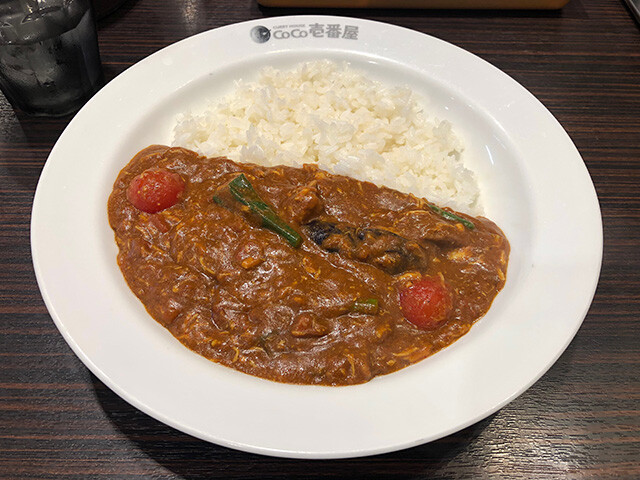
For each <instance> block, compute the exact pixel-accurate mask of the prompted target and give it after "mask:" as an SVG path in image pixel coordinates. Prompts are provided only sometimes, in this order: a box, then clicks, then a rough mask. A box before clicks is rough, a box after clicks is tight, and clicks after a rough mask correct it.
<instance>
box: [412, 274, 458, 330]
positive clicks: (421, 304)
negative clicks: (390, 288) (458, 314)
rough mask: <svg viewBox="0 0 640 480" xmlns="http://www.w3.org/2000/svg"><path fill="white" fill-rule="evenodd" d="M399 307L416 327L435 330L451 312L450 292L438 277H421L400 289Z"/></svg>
mask: <svg viewBox="0 0 640 480" xmlns="http://www.w3.org/2000/svg"><path fill="white" fill-rule="evenodd" d="M400 308H401V310H402V314H403V315H404V317H405V318H406V319H407V320H409V321H410V322H411V323H413V324H414V325H415V326H416V327H418V328H420V329H423V330H435V329H436V328H438V327H439V326H440V325H442V324H443V323H444V322H445V321H446V320H447V317H448V316H449V313H450V312H451V294H450V293H449V291H448V290H447V287H445V286H444V284H443V283H442V282H441V281H440V280H439V279H435V278H432V277H427V278H423V279H421V280H418V281H416V282H413V283H412V284H411V285H410V286H408V287H406V288H403V289H401V290H400Z"/></svg>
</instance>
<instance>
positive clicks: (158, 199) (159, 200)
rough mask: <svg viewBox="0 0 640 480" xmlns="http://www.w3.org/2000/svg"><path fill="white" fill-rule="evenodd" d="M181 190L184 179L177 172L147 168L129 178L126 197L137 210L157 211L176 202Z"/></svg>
mask: <svg viewBox="0 0 640 480" xmlns="http://www.w3.org/2000/svg"><path fill="white" fill-rule="evenodd" d="M183 190H184V180H182V177H181V176H180V175H178V174H177V173H174V172H170V171H168V170H163V169H149V170H145V171H144V172H142V173H141V174H140V175H138V176H137V177H135V178H134V179H133V180H131V183H130V184H129V188H128V189H127V198H128V199H129V201H130V202H131V203H132V205H133V206H134V207H136V208H137V209H138V210H142V211H143V212H147V213H157V212H159V211H161V210H164V209H165V208H169V207H172V206H173V205H175V204H176V203H178V200H179V198H180V194H181V193H182V191H183Z"/></svg>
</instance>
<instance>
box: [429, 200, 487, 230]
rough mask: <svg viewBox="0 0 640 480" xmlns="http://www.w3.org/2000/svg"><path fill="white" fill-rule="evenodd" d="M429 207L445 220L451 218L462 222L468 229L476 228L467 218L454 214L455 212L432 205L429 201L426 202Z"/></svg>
mask: <svg viewBox="0 0 640 480" xmlns="http://www.w3.org/2000/svg"><path fill="white" fill-rule="evenodd" d="M428 205H429V208H430V209H431V210H433V211H434V212H436V213H437V214H438V215H440V216H441V217H442V218H446V219H447V220H453V221H454V222H460V223H461V224H463V225H464V226H465V227H467V228H468V229H469V230H473V229H474V228H476V226H475V225H474V224H473V223H471V222H470V221H469V220H467V219H466V218H462V217H461V216H459V215H456V214H455V213H451V212H449V211H447V210H445V209H443V208H440V207H438V206H436V205H433V204H431V203H429V204H428Z"/></svg>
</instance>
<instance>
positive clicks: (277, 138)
mask: <svg viewBox="0 0 640 480" xmlns="http://www.w3.org/2000/svg"><path fill="white" fill-rule="evenodd" d="M423 103H424V102H423V101H422V100H421V99H419V98H417V96H416V95H415V94H414V93H413V92H412V91H411V90H410V89H409V88H404V87H396V86H388V85H384V84H382V83H380V82H377V81H374V80H371V79H369V78H367V77H366V76H364V75H363V74H362V73H360V72H358V71H357V70H355V69H353V68H351V67H349V66H348V65H347V64H338V63H335V62H331V61H327V60H321V61H314V62H307V63H302V64H299V65H297V66H296V67H294V68H293V69H291V70H278V69H275V68H271V67H267V68H265V69H263V70H262V71H261V72H260V73H259V76H258V79H257V80H256V81H253V82H247V81H239V82H238V83H237V85H236V87H235V90H234V91H233V92H232V93H231V94H230V95H228V96H226V97H225V98H223V99H222V100H219V101H217V102H216V103H214V102H213V101H211V102H210V103H209V105H208V106H207V108H206V109H205V110H204V111H202V112H199V113H192V112H189V113H185V114H182V115H180V116H179V117H178V119H177V123H176V126H175V128H174V142H173V144H174V145H175V146H181V147H185V148H189V149H192V150H195V151H197V152H199V153H201V154H202V155H206V156H226V157H229V158H230V159H232V160H236V161H240V162H251V163H257V164H260V165H266V166H274V165H289V166H301V165H302V164H304V163H317V164H318V165H319V166H320V167H321V168H323V169H325V170H328V171H329V172H332V173H336V174H342V175H349V176H351V177H354V178H357V179H359V180H367V181H370V182H373V183H375V184H378V185H385V186H387V187H390V188H394V189H396V190H400V191H403V192H407V193H413V194H414V195H417V196H419V197H425V198H427V199H428V200H430V201H432V202H435V203H437V204H439V205H443V206H449V207H451V208H454V209H455V210H459V211H463V212H466V213H471V214H479V213H481V212H482V209H481V207H480V201H479V190H478V186H477V184H476V181H475V178H474V175H473V173H472V172H471V171H469V170H468V169H466V168H465V167H464V165H463V162H462V151H463V146H462V144H461V142H460V140H459V139H458V138H457V137H456V135H455V134H454V133H453V131H452V128H451V124H450V123H449V122H447V121H445V120H438V119H435V118H429V116H428V115H427V114H426V113H425V112H424V110H423Z"/></svg>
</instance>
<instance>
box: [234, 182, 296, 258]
mask: <svg viewBox="0 0 640 480" xmlns="http://www.w3.org/2000/svg"><path fill="white" fill-rule="evenodd" d="M229 190H230V191H231V195H233V197H234V198H235V199H236V200H238V201H239V202H240V203H242V204H243V205H246V206H247V207H249V209H250V210H251V211H252V212H253V213H255V214H256V215H258V217H260V219H261V220H262V225H263V226H264V227H266V228H268V229H269V230H272V231H274V232H275V233H277V234H278V235H280V236H281V237H282V238H284V239H285V240H286V241H287V242H289V243H290V244H291V245H292V246H293V247H296V248H297V247H299V246H300V244H301V243H302V237H301V236H300V234H299V233H298V232H296V231H295V230H294V229H293V228H291V227H290V226H289V225H287V224H286V223H285V222H284V220H282V219H281V218H280V217H279V216H278V214H277V213H276V212H275V211H274V210H273V208H271V206H270V205H268V204H267V203H265V201H264V200H262V199H261V198H260V196H259V195H258V192H256V191H255V190H254V188H253V185H251V183H250V182H249V180H247V177H245V176H244V173H241V174H240V175H238V176H237V177H236V178H234V179H233V180H231V182H229Z"/></svg>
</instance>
